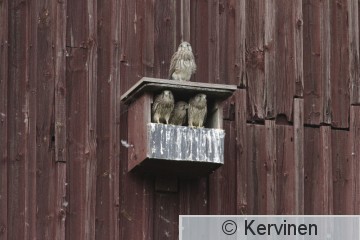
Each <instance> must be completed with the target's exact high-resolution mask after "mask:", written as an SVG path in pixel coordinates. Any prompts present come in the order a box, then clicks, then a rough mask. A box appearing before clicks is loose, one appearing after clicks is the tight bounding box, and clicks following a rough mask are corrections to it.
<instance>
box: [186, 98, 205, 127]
mask: <svg viewBox="0 0 360 240" xmlns="http://www.w3.org/2000/svg"><path fill="white" fill-rule="evenodd" d="M206 113H207V105H206V95H205V94H202V93H199V94H197V95H196V96H195V97H193V98H191V99H190V101H189V110H188V123H189V127H203V126H204V122H205V118H206Z"/></svg>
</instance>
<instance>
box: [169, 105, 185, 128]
mask: <svg viewBox="0 0 360 240" xmlns="http://www.w3.org/2000/svg"><path fill="white" fill-rule="evenodd" d="M186 109H188V104H187V103H186V102H183V101H179V102H177V103H176V104H175V108H174V110H173V111H172V113H171V116H170V121H169V123H170V124H173V125H180V126H181V125H183V124H184V123H185V120H186Z"/></svg>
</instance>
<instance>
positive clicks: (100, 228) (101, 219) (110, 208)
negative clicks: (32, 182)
mask: <svg viewBox="0 0 360 240" xmlns="http://www.w3.org/2000/svg"><path fill="white" fill-rule="evenodd" d="M97 7H98V19H99V22H98V25H97V26H98V28H97V31H98V33H97V34H98V65H97V68H98V70H97V71H98V75H97V77H98V79H99V81H98V91H97V100H98V101H97V116H98V119H97V126H96V129H97V139H98V140H97V142H98V144H97V160H98V162H97V173H96V175H97V182H96V213H95V214H96V226H95V239H114V240H115V239H118V234H119V229H118V227H119V226H118V215H119V205H118V204H119V200H118V198H119V196H118V191H119V190H118V188H119V182H118V178H119V173H118V156H119V147H120V136H119V135H118V132H119V129H118V128H119V121H118V120H117V117H118V114H119V109H120V102H119V99H118V98H117V96H118V95H117V94H119V90H120V89H119V88H118V85H119V81H120V78H119V75H118V65H117V64H118V63H117V61H116V57H117V56H118V55H119V54H118V51H119V48H118V47H117V45H118V40H119V39H118V37H119V36H118V32H117V31H118V30H117V27H118V23H117V17H118V7H119V6H118V5H117V2H116V1H112V2H110V3H109V4H101V3H100V2H98V3H97Z"/></svg>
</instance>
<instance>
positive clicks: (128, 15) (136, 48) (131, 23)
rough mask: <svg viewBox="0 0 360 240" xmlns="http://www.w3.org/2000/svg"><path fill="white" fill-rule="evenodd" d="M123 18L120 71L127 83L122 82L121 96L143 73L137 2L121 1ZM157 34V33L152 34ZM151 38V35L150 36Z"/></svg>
mask: <svg viewBox="0 0 360 240" xmlns="http://www.w3.org/2000/svg"><path fill="white" fill-rule="evenodd" d="M120 10H121V13H120V16H121V20H120V22H121V27H120V28H121V41H120V47H121V53H120V62H121V65H120V71H121V72H123V73H124V75H125V76H126V81H125V80H124V81H121V88H120V91H121V94H123V93H124V92H126V91H127V90H128V89H129V88H130V87H131V86H132V85H133V84H135V83H136V82H137V81H138V80H139V79H141V77H142V73H141V69H142V68H141V67H140V65H139V64H140V63H141V61H140V60H141V57H140V56H141V52H142V50H141V47H140V44H139V43H140V37H139V35H140V31H139V30H140V29H139V28H138V19H137V15H136V1H134V0H132V1H131V0H124V1H120ZM150 34H155V33H150ZM150 36H151V35H150Z"/></svg>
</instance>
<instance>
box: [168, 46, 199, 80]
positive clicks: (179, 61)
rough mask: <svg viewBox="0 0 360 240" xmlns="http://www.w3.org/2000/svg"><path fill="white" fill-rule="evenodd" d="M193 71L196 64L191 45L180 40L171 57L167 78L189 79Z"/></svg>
mask: <svg viewBox="0 0 360 240" xmlns="http://www.w3.org/2000/svg"><path fill="white" fill-rule="evenodd" d="M195 71H196V64H195V58H194V54H193V52H192V48H191V45H190V43H188V42H182V43H181V44H180V45H179V48H178V50H177V52H175V53H174V55H173V56H172V58H171V62H170V70H169V79H174V80H182V81H189V80H190V78H191V75H192V74H193V73H195Z"/></svg>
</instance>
